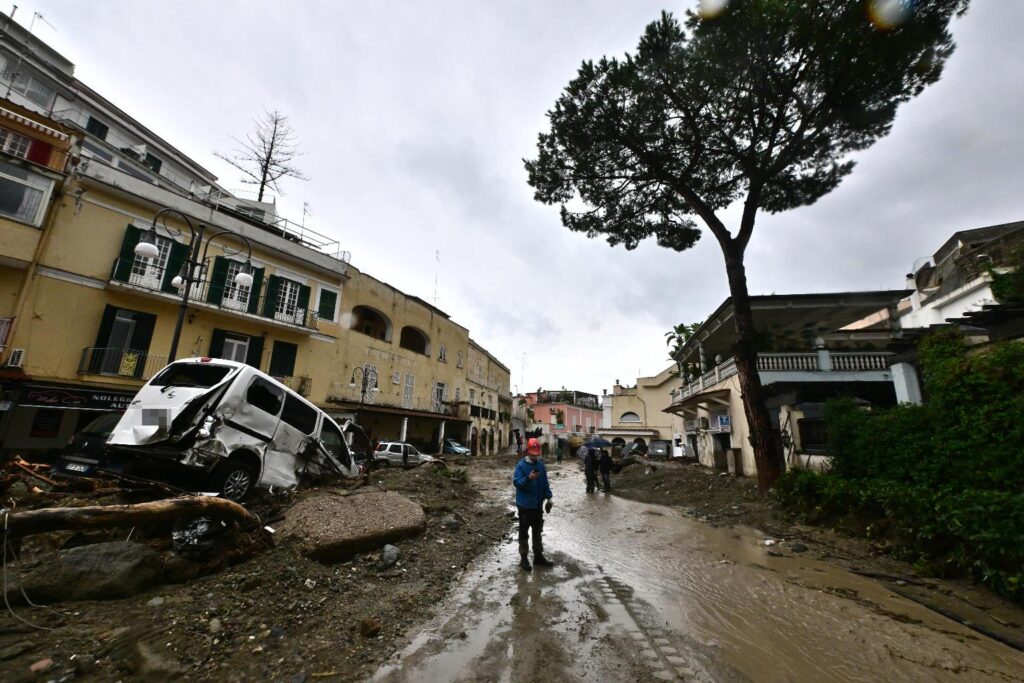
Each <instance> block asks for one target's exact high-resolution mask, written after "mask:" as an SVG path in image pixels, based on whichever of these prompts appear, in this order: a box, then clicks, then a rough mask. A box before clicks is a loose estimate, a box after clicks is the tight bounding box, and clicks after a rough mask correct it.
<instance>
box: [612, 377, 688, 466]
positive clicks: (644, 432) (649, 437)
mask: <svg viewBox="0 0 1024 683" xmlns="http://www.w3.org/2000/svg"><path fill="white" fill-rule="evenodd" d="M678 385H679V374H678V372H677V371H676V368H675V366H671V367H668V368H665V369H664V370H662V371H661V372H659V373H658V374H657V375H654V376H651V377H637V380H636V384H635V385H634V386H631V387H630V386H623V385H621V384H619V381H618V380H615V385H614V386H613V387H612V393H611V394H608V393H605V395H604V396H603V398H602V405H601V407H602V414H601V429H599V430H598V433H599V434H600V435H601V436H603V437H604V438H606V439H608V440H609V441H611V442H612V443H613V444H615V445H617V446H628V445H630V444H632V443H634V442H638V443H640V444H641V445H643V446H650V442H651V441H653V440H664V441H671V442H672V447H673V449H678V448H679V447H681V446H682V436H683V424H682V419H681V418H679V417H678V416H675V415H670V414H668V413H666V412H664V411H665V409H666V408H668V407H669V406H670V405H671V404H672V399H673V396H672V392H673V391H674V390H675V389H676V387H678ZM675 454H676V455H679V454H680V453H679V452H678V451H677V452H676V453H675Z"/></svg>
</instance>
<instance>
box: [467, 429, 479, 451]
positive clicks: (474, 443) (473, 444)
mask: <svg viewBox="0 0 1024 683" xmlns="http://www.w3.org/2000/svg"><path fill="white" fill-rule="evenodd" d="M477 438H478V437H477V431H476V427H473V436H472V437H470V439H469V452H470V454H472V455H476V454H477V450H476V449H477Z"/></svg>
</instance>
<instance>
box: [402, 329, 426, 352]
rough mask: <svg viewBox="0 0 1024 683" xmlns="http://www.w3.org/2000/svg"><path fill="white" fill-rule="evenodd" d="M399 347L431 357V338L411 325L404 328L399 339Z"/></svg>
mask: <svg viewBox="0 0 1024 683" xmlns="http://www.w3.org/2000/svg"><path fill="white" fill-rule="evenodd" d="M398 345H399V346H401V347H402V348H403V349H408V350H409V351H415V352H416V353H422V354H423V355H424V356H429V355H430V337H428V336H427V335H426V334H425V333H424V332H423V331H422V330H420V329H418V328H415V327H412V326H411V325H407V326H406V327H403V328H402V334H401V335H400V336H399V338H398Z"/></svg>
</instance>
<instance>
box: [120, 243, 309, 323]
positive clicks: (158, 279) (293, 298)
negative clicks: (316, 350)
mask: <svg viewBox="0 0 1024 683" xmlns="http://www.w3.org/2000/svg"><path fill="white" fill-rule="evenodd" d="M174 274H177V273H176V272H175V273H173V274H171V273H169V272H168V269H167V268H165V267H159V266H156V265H153V264H148V263H146V262H145V261H142V260H140V259H138V258H129V259H121V258H118V259H116V260H115V261H114V264H113V269H112V270H111V277H110V284H112V285H114V286H116V287H124V288H126V289H132V290H136V291H140V290H141V291H142V292H145V293H147V294H151V295H154V296H156V297H158V298H161V299H166V300H170V301H174V302H178V301H180V300H181V291H180V290H179V289H177V288H175V287H172V286H170V284H169V282H170V277H171V276H173V275H174ZM261 280H262V278H261ZM303 288H304V289H305V290H306V295H305V299H304V300H303V298H302V296H301V294H302V291H301V290H302V289H303ZM269 289H270V282H269V279H267V280H265V281H262V282H261V281H255V282H254V283H253V288H252V290H253V291H250V288H247V287H246V288H243V287H238V286H237V285H235V284H233V283H232V282H230V281H228V282H227V283H221V284H220V285H219V286H214V283H212V282H210V281H209V280H207V281H205V282H201V283H198V284H194V285H192V290H191V292H190V293H189V305H190V306H196V307H202V308H210V309H214V310H220V311H223V312H225V313H230V314H232V315H237V316H240V317H243V318H251V319H254V320H257V321H259V322H260V323H264V324H265V323H267V322H270V323H271V324H274V323H280V324H279V325H276V326H278V327H285V328H289V329H295V328H299V329H302V330H306V331H309V332H315V331H316V330H317V323H318V321H319V316H318V315H317V312H316V311H314V310H310V308H309V299H310V295H309V288H308V287H305V285H297V286H296V288H291V289H289V288H278V289H277V291H276V292H274V293H273V296H272V299H271V300H270V301H268V300H267V297H268V290H269ZM211 290H212V292H211Z"/></svg>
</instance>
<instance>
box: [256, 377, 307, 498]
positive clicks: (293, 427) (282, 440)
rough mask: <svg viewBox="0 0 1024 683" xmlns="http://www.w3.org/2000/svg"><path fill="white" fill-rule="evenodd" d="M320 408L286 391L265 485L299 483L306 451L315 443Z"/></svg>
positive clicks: (270, 451)
mask: <svg viewBox="0 0 1024 683" xmlns="http://www.w3.org/2000/svg"><path fill="white" fill-rule="evenodd" d="M319 419H320V411H319V410H317V409H316V408H314V407H313V406H311V405H310V404H308V403H306V402H305V401H303V400H302V399H300V398H299V397H298V396H296V395H294V394H292V393H291V392H287V391H286V392H284V409H283V410H282V411H281V419H280V420H279V421H278V423H277V430H276V431H275V432H274V440H273V441H271V442H270V446H269V448H267V454H266V456H265V460H266V466H265V467H264V472H265V473H266V475H267V476H266V477H265V478H264V481H262V482H261V483H262V484H263V485H264V486H283V487H291V486H295V485H296V484H298V482H299V472H300V471H301V470H302V468H303V467H304V465H305V459H304V457H303V456H304V451H305V450H306V449H307V448H310V447H311V446H312V445H313V443H312V442H313V438H314V435H315V434H316V428H317V423H318V421H319Z"/></svg>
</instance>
